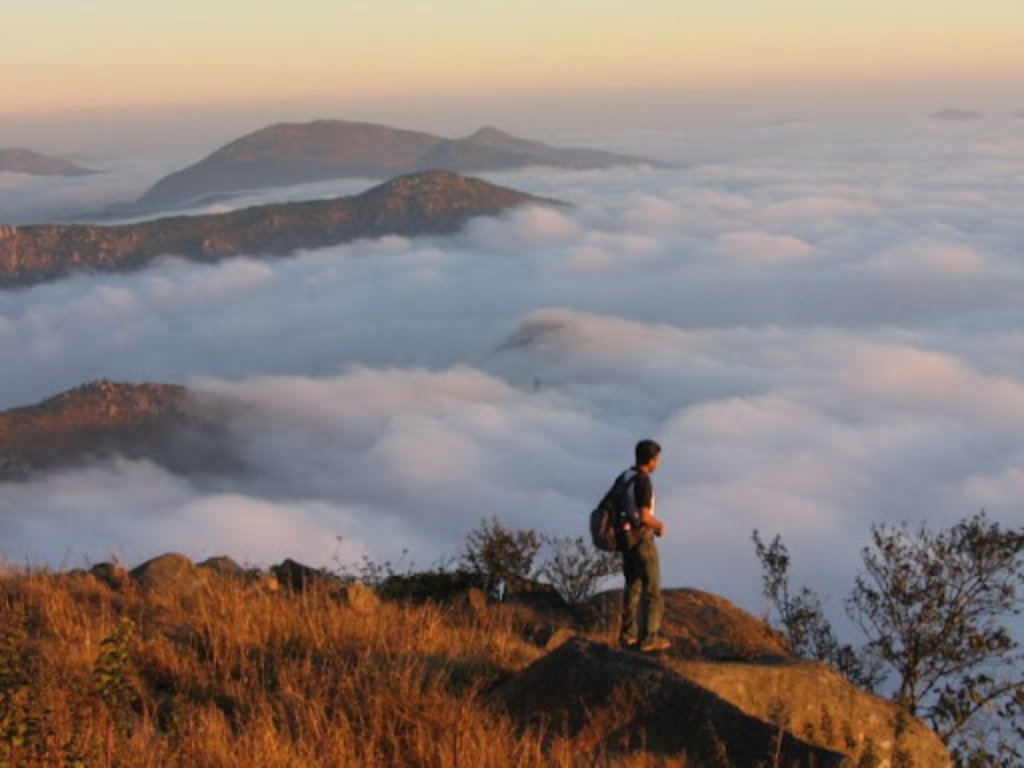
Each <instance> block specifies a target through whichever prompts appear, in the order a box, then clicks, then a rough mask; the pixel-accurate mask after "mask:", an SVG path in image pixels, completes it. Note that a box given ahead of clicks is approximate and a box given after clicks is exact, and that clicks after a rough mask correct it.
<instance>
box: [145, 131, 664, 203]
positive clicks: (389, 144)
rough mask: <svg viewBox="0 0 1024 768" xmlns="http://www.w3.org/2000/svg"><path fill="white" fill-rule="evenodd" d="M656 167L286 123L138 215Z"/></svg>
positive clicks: (471, 139)
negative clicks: (255, 199)
mask: <svg viewBox="0 0 1024 768" xmlns="http://www.w3.org/2000/svg"><path fill="white" fill-rule="evenodd" d="M643 162H649V161H646V160H644V159H642V158H637V157H632V156H629V155H620V154H614V153H611V152H600V151H597V150H591V149H563V148H558V147H553V146H550V145H548V144H543V143H541V142H537V141H528V140H525V139H520V138H516V137H515V136H511V135H509V134H507V133H504V132H502V131H499V130H497V129H495V128H482V129H480V130H479V131H477V132H476V133H473V134H471V135H470V136H466V137H465V138H461V139H445V138H442V137H440V136H434V135H432V134H429V133H422V132H419V131H408V130H402V129H398V128H391V127H388V126H384V125H375V124H372V123H358V122H349V121H344V120H318V121H315V122H311V123H301V124H299V123H282V124H279V125H272V126H269V127H267V128H263V129H261V130H259V131H256V132H255V133H252V134H249V135H248V136H243V137H242V138H240V139H237V140H235V141H233V142H231V143H230V144H228V145H226V146H224V147H222V148H221V149H218V150H217V151H216V152H214V153H213V154H212V155H210V156H209V157H207V158H205V159H204V160H202V161H200V162H198V163H196V164H194V165H191V166H189V167H187V168H184V169H182V170H180V171H177V172H175V173H172V174H170V175H169V176H166V177H165V178H163V179H161V180H160V181H158V182H157V183H156V184H155V185H154V186H153V187H152V188H151V189H150V190H149V191H148V192H146V193H145V194H144V195H143V196H142V197H141V198H139V200H138V201H137V202H136V203H135V204H134V205H132V206H130V209H133V210H135V211H139V212H145V211H152V210H160V209H165V210H166V209H168V208H174V207H177V206H181V205H182V204H185V203H188V202H190V201H198V200H202V199H204V198H209V197H211V196H222V195H225V194H229V193H231V192H239V191H245V190H254V189H261V188H265V187H275V186H283V185H288V184H300V183H304V182H313V181H323V180H326V179H339V178H368V179H379V178H388V177H390V176H395V175H397V174H402V173H409V172H411V171H416V170H437V169H442V170H449V171H458V172H460V173H472V172H480V171H494V170H502V169H507V168H518V167H522V166H526V165H549V166H556V167H561V168H575V169H587V168H608V167H612V166H616V165H630V164H637V163H643Z"/></svg>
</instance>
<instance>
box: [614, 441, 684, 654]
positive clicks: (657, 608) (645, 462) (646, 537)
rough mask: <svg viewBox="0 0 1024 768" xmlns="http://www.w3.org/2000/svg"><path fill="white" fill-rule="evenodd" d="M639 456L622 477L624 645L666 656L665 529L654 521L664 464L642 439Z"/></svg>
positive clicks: (651, 444)
mask: <svg viewBox="0 0 1024 768" xmlns="http://www.w3.org/2000/svg"><path fill="white" fill-rule="evenodd" d="M634 453H635V456H636V465H635V466H633V467H632V468H631V469H628V470H626V471H625V472H624V473H623V474H622V475H621V476H620V478H619V479H620V482H622V483H623V484H624V497H625V498H624V500H623V501H624V504H625V524H624V531H623V535H624V540H625V541H624V543H625V547H624V549H623V550H622V571H623V573H624V574H625V576H626V586H625V589H624V591H623V593H622V624H621V627H620V630H619V645H620V646H621V647H622V648H639V649H640V650H641V651H643V652H653V651H662V650H665V649H666V648H668V647H669V646H670V645H671V643H670V642H669V641H668V638H666V637H663V636H662V635H661V634H660V630H661V619H662V615H663V614H664V611H665V607H664V603H663V602H662V598H661V570H660V567H659V565H658V548H657V547H656V546H655V544H654V537H655V536H661V535H662V534H664V533H665V524H664V523H663V522H661V520H659V519H658V518H657V517H655V516H654V507H655V504H654V487H653V486H652V484H651V473H652V472H654V470H656V469H657V468H658V464H659V463H660V462H661V446H660V445H658V444H657V443H656V442H654V441H653V440H641V441H640V442H639V443H637V444H636V449H635V451H634Z"/></svg>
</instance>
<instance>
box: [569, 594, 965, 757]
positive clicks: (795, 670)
mask: <svg viewBox="0 0 1024 768" xmlns="http://www.w3.org/2000/svg"><path fill="white" fill-rule="evenodd" d="M664 596H665V608H666V610H665V622H664V632H665V634H666V635H667V636H668V637H669V638H670V639H671V640H672V644H673V645H672V648H671V649H670V650H669V651H668V652H666V653H665V654H663V655H662V656H660V657H659V658H658V659H657V663H658V665H659V666H660V667H661V668H662V669H663V670H665V671H666V672H668V673H671V675H673V677H672V678H671V680H672V681H673V682H672V683H671V685H672V686H675V685H676V684H677V682H678V680H679V679H681V680H684V681H686V682H687V683H688V684H690V685H694V686H697V687H699V688H700V689H701V690H702V691H705V692H706V693H707V694H709V695H713V696H714V697H715V698H716V699H717V700H719V701H721V702H724V703H727V704H728V705H729V706H730V707H733V708H735V709H736V710H738V711H739V712H741V713H742V714H743V715H744V716H746V717H749V718H752V719H754V720H757V721H760V722H762V723H766V724H770V725H772V726H773V727H775V728H776V730H778V729H782V730H785V732H786V733H787V734H789V735H791V736H792V737H793V738H794V739H796V740H798V741H800V742H803V743H805V744H807V745H809V746H812V747H814V748H816V749H818V748H820V749H824V750H827V751H829V752H837V753H842V754H845V755H847V756H848V757H849V758H850V759H851V760H852V763H851V764H853V765H875V766H878V767H879V768H884V767H887V766H891V765H895V764H900V759H897V758H898V757H900V756H907V755H910V756H912V759H913V762H912V765H914V766H915V768H948V766H949V765H950V764H951V763H950V758H949V754H948V751H947V750H946V748H945V746H944V745H943V744H942V742H941V741H940V740H939V738H938V737H937V736H936V735H935V734H934V733H933V732H932V731H930V730H929V729H928V728H927V727H926V726H925V725H924V724H923V723H921V722H919V721H917V720H914V719H913V718H908V717H906V716H905V715H902V714H901V712H900V710H899V709H898V708H897V707H896V706H895V705H894V704H893V703H892V702H890V701H888V700H886V699H882V698H880V697H878V696H874V695H872V694H869V693H866V692H864V691H862V690H860V689H859V688H857V687H856V686H854V685H853V684H852V683H850V682H848V681H847V680H846V679H845V678H843V677H842V676H840V675H839V674H838V673H836V672H835V671H833V670H832V669H830V668H829V667H827V666H825V665H823V664H821V663H818V662H814V661H808V660H805V659H801V658H798V657H795V656H793V655H792V654H791V653H790V652H789V650H788V648H787V647H786V644H785V642H784V640H783V639H782V637H781V636H780V635H779V634H778V633H776V632H775V631H773V630H772V629H771V628H770V627H768V626H767V625H766V624H765V623H764V622H762V621H760V620H758V619H757V618H755V617H753V616H751V615H750V614H748V613H746V612H745V611H742V610H740V609H739V608H737V607H736V606H735V605H733V604H731V603H730V602H728V601H727V600H725V599H723V598H721V597H718V596H716V595H711V594H708V593H706V592H701V591H699V590H693V589H679V590H666V591H665V593H664ZM620 600H621V593H620V592H617V591H616V592H610V593H606V594H604V595H600V596H599V597H598V598H597V600H596V603H597V605H598V606H599V607H600V609H601V610H602V612H604V613H605V614H607V615H615V614H614V611H615V609H616V608H617V606H618V605H619V601H620ZM613 658H617V657H613ZM659 679H660V678H659ZM661 684H666V685H667V684H668V683H666V682H665V681H664V680H662V682H661V683H659V685H661ZM659 690H660V689H659ZM588 706H589V705H588ZM716 706H717V705H716ZM731 743H732V742H730V744H731ZM758 749H760V747H758ZM801 759H802V758H801ZM901 759H902V758H901ZM737 764H739V765H747V764H750V765H754V764H756V763H744V762H742V761H741V762H739V763H737ZM771 764H772V763H771V762H769V763H768V765H771ZM782 764H783V765H786V764H787V763H785V762H783V763H782ZM801 764H802V763H801ZM902 764H903V765H907V763H906V762H903V763H902Z"/></svg>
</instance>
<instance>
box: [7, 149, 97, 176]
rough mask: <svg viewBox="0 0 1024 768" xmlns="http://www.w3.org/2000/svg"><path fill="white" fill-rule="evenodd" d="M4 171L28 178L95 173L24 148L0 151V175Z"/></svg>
mask: <svg viewBox="0 0 1024 768" xmlns="http://www.w3.org/2000/svg"><path fill="white" fill-rule="evenodd" d="M4 171H7V172H9V173H23V174H27V175H29V176H85V175H88V174H91V173H96V171H91V170H89V169H88V168H82V167H81V166H79V165H75V164H74V163H72V162H69V161H67V160H61V159H60V158H57V157H49V156H47V155H41V154H39V153H38V152H33V151H32V150H31V149H25V148H24V147H9V148H7V149H0V173H3V172H4Z"/></svg>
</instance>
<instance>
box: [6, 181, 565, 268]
mask: <svg viewBox="0 0 1024 768" xmlns="http://www.w3.org/2000/svg"><path fill="white" fill-rule="evenodd" d="M553 202H554V201H551V200H543V199H541V198H537V197H533V196H531V195H527V194H524V193H522V192H517V191H515V190H512V189H508V188H506V187H499V186H496V185H493V184H488V183H487V182H485V181H480V180H479V179H472V178H468V177H465V176H460V175H458V174H455V173H448V172H441V171H435V172H424V173H418V174H412V175H409V176H403V177H400V178H397V179H394V180H392V181H390V182H387V183H385V184H381V185H380V186H377V187H374V188H373V189H370V190H368V191H366V192H364V193H363V194H360V195H356V196H354V197H341V198H336V199H334V200H314V201H307V202H301V203H282V204H279V205H265V206H258V207H254V208H246V209H243V210H239V211H233V212H231V213H224V214H217V215H209V216H179V217H174V218H166V219H157V220H155V221H147V222H143V223H140V224H130V225H121V226H93V225H27V226H21V227H16V228H12V231H11V233H10V234H9V235H8V236H7V237H4V238H0V286H4V285H8V286H14V285H27V284H30V283H38V282H41V281H45V280H52V279H55V278H59V277H62V276H64V275H68V274H70V273H72V272H76V271H107V272H109V271H124V270H131V269H138V268H141V267H143V266H145V265H146V264H148V263H150V262H151V261H153V260H154V259H155V258H157V257H158V256H162V255H174V256H180V257H184V258H188V259H192V260H195V261H203V262H212V261H217V260H220V259H223V258H227V257H230V256H237V255H240V254H248V255H253V256H259V255H269V256H283V255H286V254H289V253H291V252H292V251H295V250H296V249H299V248H323V247H326V246H330V245H336V244H338V243H343V242H348V241H351V240H356V239H359V238H370V237H382V236H384V235H403V236H407V237H413V236H417V235H445V234H451V233H453V232H455V231H457V230H458V229H460V228H461V227H462V226H463V225H465V224H466V222H468V221H469V220H470V219H472V218H474V217H476V216H490V215H495V214H498V213H501V212H502V211H505V210H508V209H510V208H513V207H516V206H520V205H526V204H538V205H549V204H552V203H553Z"/></svg>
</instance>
